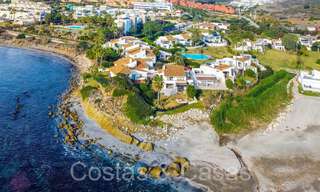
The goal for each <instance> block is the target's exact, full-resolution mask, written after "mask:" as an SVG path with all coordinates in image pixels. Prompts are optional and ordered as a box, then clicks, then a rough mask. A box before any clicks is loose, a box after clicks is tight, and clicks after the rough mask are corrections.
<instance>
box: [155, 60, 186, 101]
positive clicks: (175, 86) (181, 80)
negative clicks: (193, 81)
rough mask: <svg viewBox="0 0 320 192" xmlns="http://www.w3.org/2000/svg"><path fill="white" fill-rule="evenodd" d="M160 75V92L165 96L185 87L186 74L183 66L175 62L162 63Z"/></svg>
mask: <svg viewBox="0 0 320 192" xmlns="http://www.w3.org/2000/svg"><path fill="white" fill-rule="evenodd" d="M160 75H161V76H162V77H163V88H162V90H161V92H162V93H163V94H164V95H166V96H170V95H175V94H177V93H178V92H183V91H184V90H185V89H186V87H187V76H186V71H185V68H184V66H181V65H175V64H167V65H164V66H163V68H162V71H161V74H160Z"/></svg>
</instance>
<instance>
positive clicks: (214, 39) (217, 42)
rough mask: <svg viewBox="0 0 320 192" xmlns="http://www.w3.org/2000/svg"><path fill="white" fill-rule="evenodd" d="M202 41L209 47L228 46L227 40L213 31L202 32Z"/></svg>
mask: <svg viewBox="0 0 320 192" xmlns="http://www.w3.org/2000/svg"><path fill="white" fill-rule="evenodd" d="M202 35H203V38H202V41H203V42H204V43H205V44H206V45H207V46H209V47H225V46H228V42H227V41H226V40H225V39H223V38H222V36H221V35H220V34H219V33H218V32H214V33H211V34H210V33H202Z"/></svg>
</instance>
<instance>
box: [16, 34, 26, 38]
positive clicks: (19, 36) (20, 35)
mask: <svg viewBox="0 0 320 192" xmlns="http://www.w3.org/2000/svg"><path fill="white" fill-rule="evenodd" d="M25 38H26V35H25V34H24V33H20V34H19V35H18V36H17V39H25Z"/></svg>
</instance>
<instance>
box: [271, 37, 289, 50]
mask: <svg viewBox="0 0 320 192" xmlns="http://www.w3.org/2000/svg"><path fill="white" fill-rule="evenodd" d="M271 46H272V49H276V50H279V51H286V48H285V47H284V45H283V44H282V40H281V39H274V40H272V44H271Z"/></svg>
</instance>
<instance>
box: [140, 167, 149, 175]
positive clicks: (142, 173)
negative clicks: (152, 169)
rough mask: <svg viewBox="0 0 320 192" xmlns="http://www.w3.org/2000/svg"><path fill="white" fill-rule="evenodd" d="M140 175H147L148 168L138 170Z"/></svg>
mask: <svg viewBox="0 0 320 192" xmlns="http://www.w3.org/2000/svg"><path fill="white" fill-rule="evenodd" d="M138 172H139V174H140V175H146V174H147V172H148V168H146V167H140V168H139V170H138Z"/></svg>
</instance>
